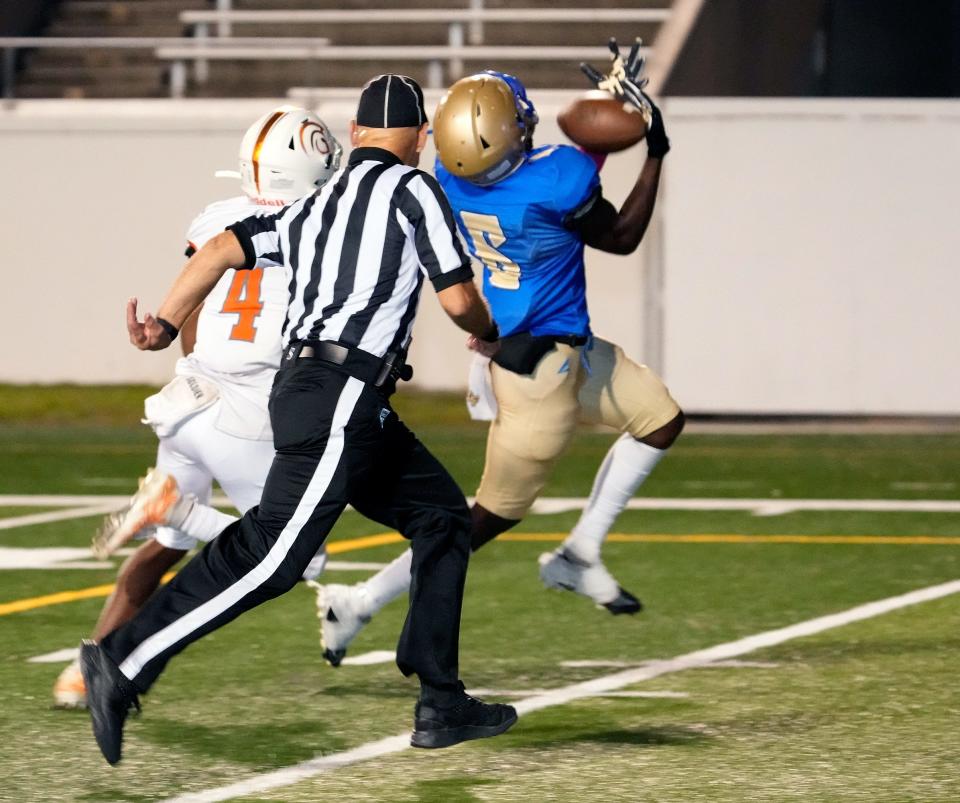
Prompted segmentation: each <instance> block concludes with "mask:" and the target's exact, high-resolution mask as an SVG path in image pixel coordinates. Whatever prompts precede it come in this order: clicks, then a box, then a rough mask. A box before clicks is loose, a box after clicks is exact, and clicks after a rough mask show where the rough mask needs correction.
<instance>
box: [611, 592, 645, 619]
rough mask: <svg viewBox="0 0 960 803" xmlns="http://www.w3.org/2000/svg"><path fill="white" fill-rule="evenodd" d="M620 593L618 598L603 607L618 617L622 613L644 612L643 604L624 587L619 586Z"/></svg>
mask: <svg viewBox="0 0 960 803" xmlns="http://www.w3.org/2000/svg"><path fill="white" fill-rule="evenodd" d="M617 588H618V589H619V591H620V593H619V594H617V598H616V599H615V600H613V602H608V603H606V604H605V605H604V606H603V607H604V608H606V609H607V610H608V611H610V613H612V614H613V615H614V616H617V615H618V614H621V613H640V611H642V610H643V603H642V602H640V600H638V599H637V598H636V597H635V596H633V594H631V593H630V592H629V591H627V590H626V589H625V588H623V586H617Z"/></svg>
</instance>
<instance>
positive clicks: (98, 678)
mask: <svg viewBox="0 0 960 803" xmlns="http://www.w3.org/2000/svg"><path fill="white" fill-rule="evenodd" d="M80 672H81V673H82V674H83V682H84V683H85V684H86V687H87V709H88V710H89V711H90V720H91V723H92V725H93V736H94V738H95V739H96V740H97V746H98V747H99V748H100V752H101V753H103V757H104V758H105V759H106V760H107V762H108V763H110V764H116V763H117V762H118V761H120V758H121V748H122V746H123V723H124V722H125V721H126V719H127V714H128V713H129V712H130V709H131V708H136V709H137V711H139V710H140V701H139V700H138V699H137V694H136V690H135V688H134V686H133V684H132V683H131V682H130V681H129V680H127V678H126V677H124V676H123V674H122V673H121V672H120V668H119V667H118V666H117V665H116V664H115V663H114V662H113V660H112V659H111V658H110V656H108V655H107V654H106V653H105V652H104V651H103V650H102V649H101V648H100V646H99V645H97V644H94V643H93V642H92V641H84V642H82V643H81V645H80Z"/></svg>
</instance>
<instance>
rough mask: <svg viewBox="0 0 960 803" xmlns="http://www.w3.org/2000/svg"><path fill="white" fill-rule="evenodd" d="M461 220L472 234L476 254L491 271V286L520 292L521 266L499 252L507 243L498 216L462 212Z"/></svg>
mask: <svg viewBox="0 0 960 803" xmlns="http://www.w3.org/2000/svg"><path fill="white" fill-rule="evenodd" d="M460 218H461V219H462V220H463V225H464V226H465V227H466V229H467V231H468V232H470V239H471V240H472V241H473V251H474V254H475V255H476V257H477V259H479V260H480V261H481V262H483V264H484V265H486V266H487V268H488V269H489V270H490V284H492V285H493V286H494V287H498V288H500V289H501V290H519V289H520V266H519V265H518V264H517V263H516V262H514V261H513V260H512V259H510V257H508V256H506V255H505V254H503V253H501V252H500V251H498V250H497V247H498V246H501V245H503V244H504V243H505V242H506V241H507V238H506V236H505V235H504V233H503V228H502V227H501V226H500V221H499V219H498V218H497V216H496V215H481V214H478V213H477V212H461V213H460Z"/></svg>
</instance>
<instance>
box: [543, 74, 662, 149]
mask: <svg viewBox="0 0 960 803" xmlns="http://www.w3.org/2000/svg"><path fill="white" fill-rule="evenodd" d="M557 123H558V124H559V125H560V130H561V131H563V133H564V134H566V136H567V137H568V138H569V139H570V140H572V141H573V142H575V143H576V144H577V145H579V146H580V147H581V148H583V149H584V150H586V151H590V152H591V153H615V152H617V151H622V150H626V149H627V148H629V147H631V146H632V145H636V144H637V143H638V142H639V141H640V140H641V139H643V137H644V136H645V135H646V133H647V123H646V121H645V120H644V118H643V114H642V113H641V112H640V110H639V109H637V108H636V107H635V106H633V105H631V104H629V103H625V102H623V101H620V100H617V99H616V98H613V97H611V96H610V93H609V92H604V91H602V90H596V89H595V90H591V91H589V92H586V93H584V94H583V95H581V96H580V97H578V98H577V99H576V100H574V101H573V102H572V103H571V104H570V105H569V106H567V107H566V108H565V109H563V111H561V112H560V114H559V115H557Z"/></svg>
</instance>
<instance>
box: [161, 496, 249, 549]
mask: <svg viewBox="0 0 960 803" xmlns="http://www.w3.org/2000/svg"><path fill="white" fill-rule="evenodd" d="M176 519H179V521H177V520H176ZM235 521H237V517H236V516H230V515H228V514H226V513H221V512H220V511H219V510H217V509H216V508H215V507H210V506H209V505H201V504H200V503H199V502H198V501H197V500H196V497H193V505H192V506H190V508H189V509H188V510H187V511H186V513H185V515H183V514H181V515H171V517H170V520H169V522H168V526H170V527H173V528H174V529H175V530H180V532H182V533H183V534H184V535H189V536H190V537H191V538H196V539H197V540H198V541H212V540H213V539H214V538H216V537H217V536H218V535H220V533H222V532H223V531H224V530H225V529H227V527H229V526H230V525H231V524H233V523H234V522H235Z"/></svg>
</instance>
